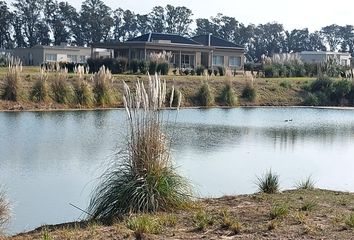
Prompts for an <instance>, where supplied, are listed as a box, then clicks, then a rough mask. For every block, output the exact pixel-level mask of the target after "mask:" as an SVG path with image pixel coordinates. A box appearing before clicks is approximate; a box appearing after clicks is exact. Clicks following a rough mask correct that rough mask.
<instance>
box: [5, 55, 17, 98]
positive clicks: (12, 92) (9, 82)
mask: <svg viewBox="0 0 354 240" xmlns="http://www.w3.org/2000/svg"><path fill="white" fill-rule="evenodd" d="M21 72H22V63H21V61H20V60H16V59H14V58H12V59H11V60H10V62H9V68H8V72H7V73H6V76H5V82H4V84H3V86H2V89H1V98H2V99H3V100H9V101H17V100H18V97H19V91H20V88H21V81H22V79H21V76H20V75H21Z"/></svg>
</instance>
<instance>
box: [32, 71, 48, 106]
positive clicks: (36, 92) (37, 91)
mask: <svg viewBox="0 0 354 240" xmlns="http://www.w3.org/2000/svg"><path fill="white" fill-rule="evenodd" d="M47 81H48V74H47V72H46V71H45V69H44V68H41V70H40V74H39V78H38V79H37V81H36V82H35V83H34V85H33V87H32V90H31V95H30V96H31V99H33V100H34V101H35V102H45V101H47V100H48V99H49V87H48V83H47Z"/></svg>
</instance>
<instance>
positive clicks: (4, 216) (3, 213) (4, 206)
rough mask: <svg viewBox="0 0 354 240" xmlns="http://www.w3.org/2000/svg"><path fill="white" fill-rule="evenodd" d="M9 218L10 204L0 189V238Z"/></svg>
mask: <svg viewBox="0 0 354 240" xmlns="http://www.w3.org/2000/svg"><path fill="white" fill-rule="evenodd" d="M9 219H10V204H9V202H8V200H7V199H6V196H5V193H4V192H3V191H2V190H0V238H1V234H2V232H3V230H4V227H5V224H6V223H7V222H8V221H9Z"/></svg>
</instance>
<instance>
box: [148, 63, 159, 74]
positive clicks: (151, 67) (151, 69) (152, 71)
mask: <svg viewBox="0 0 354 240" xmlns="http://www.w3.org/2000/svg"><path fill="white" fill-rule="evenodd" d="M149 73H150V75H154V74H155V73H157V62H155V61H150V62H149Z"/></svg>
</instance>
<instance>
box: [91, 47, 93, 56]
mask: <svg viewBox="0 0 354 240" xmlns="http://www.w3.org/2000/svg"><path fill="white" fill-rule="evenodd" d="M91 59H93V46H92V45H91Z"/></svg>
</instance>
